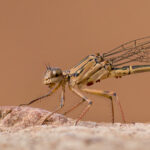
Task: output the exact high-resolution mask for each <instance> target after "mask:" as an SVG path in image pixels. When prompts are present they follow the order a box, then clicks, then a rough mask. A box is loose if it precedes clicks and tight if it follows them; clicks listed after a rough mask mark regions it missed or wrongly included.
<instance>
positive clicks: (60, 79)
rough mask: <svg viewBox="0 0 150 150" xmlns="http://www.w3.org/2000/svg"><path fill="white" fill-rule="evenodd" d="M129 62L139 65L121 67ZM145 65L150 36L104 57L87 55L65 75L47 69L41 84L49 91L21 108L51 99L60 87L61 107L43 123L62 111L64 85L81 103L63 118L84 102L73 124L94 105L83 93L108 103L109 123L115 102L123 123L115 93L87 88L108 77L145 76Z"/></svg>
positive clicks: (149, 68)
mask: <svg viewBox="0 0 150 150" xmlns="http://www.w3.org/2000/svg"><path fill="white" fill-rule="evenodd" d="M131 62H140V63H142V65H141V64H140V65H127V66H124V64H128V63H131ZM144 63H145V64H144ZM146 63H150V36H149V37H144V38H140V39H136V40H133V41H129V42H127V43H124V44H122V45H120V46H118V47H116V48H114V49H112V50H110V51H108V52H106V53H103V54H99V53H98V54H95V55H89V56H87V57H85V58H84V59H83V60H82V61H81V62H79V63H78V64H77V65H76V66H74V67H73V68H71V69H70V70H67V71H62V70H61V69H60V68H53V67H50V66H46V73H45V75H44V84H45V85H48V87H49V88H50V89H51V90H50V92H49V93H48V94H46V95H44V96H41V97H39V98H37V99H34V100H32V101H30V102H29V103H28V104H21V105H30V104H32V103H34V102H36V101H38V100H40V99H42V98H45V97H48V96H50V95H51V94H52V93H54V92H55V91H56V90H57V89H58V88H59V87H62V93H61V102H60V106H59V107H58V108H57V109H56V110H55V111H53V112H52V113H51V114H50V115H49V116H47V117H46V118H45V120H44V122H45V121H46V120H47V119H48V118H50V117H51V116H52V115H53V114H54V113H56V112H58V111H59V110H60V109H62V108H63V106H64V102H65V86H66V84H67V85H68V87H69V89H70V90H71V91H72V92H73V93H75V94H76V95H77V96H79V97H80V98H81V99H82V100H81V101H80V102H79V103H77V104H76V105H74V106H73V107H72V108H70V109H69V110H68V111H66V112H65V113H64V115H66V114H67V113H69V112H71V111H72V110H74V109H75V108H77V107H78V106H80V105H81V104H82V103H84V102H87V106H86V107H85V109H84V110H83V112H82V113H81V114H80V116H79V117H78V119H77V120H76V123H75V124H77V123H78V121H79V120H81V119H82V117H83V116H84V115H85V114H86V113H87V112H88V110H89V109H90V107H91V106H92V103H93V102H92V100H90V99H89V98H87V97H86V96H84V94H83V93H84V92H85V93H90V94H94V95H99V96H103V97H106V98H108V99H110V102H111V112H112V122H114V104H113V100H114V99H115V100H116V102H117V104H118V106H119V108H120V112H121V116H122V119H123V121H124V122H125V117H124V112H123V109H122V106H121V104H120V102H119V100H118V98H117V94H116V93H115V92H112V91H102V90H94V89H88V88H86V87H88V86H91V85H93V84H94V83H96V82H99V81H101V80H104V79H107V78H110V77H115V78H119V77H122V76H126V75H130V74H135V73H141V72H148V71H150V64H146ZM21 105H20V106H21ZM44 122H43V123H44Z"/></svg>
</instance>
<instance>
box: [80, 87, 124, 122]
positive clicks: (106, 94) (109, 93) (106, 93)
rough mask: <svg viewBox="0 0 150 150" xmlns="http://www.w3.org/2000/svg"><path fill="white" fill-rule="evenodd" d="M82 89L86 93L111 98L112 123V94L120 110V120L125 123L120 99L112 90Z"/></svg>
mask: <svg viewBox="0 0 150 150" xmlns="http://www.w3.org/2000/svg"><path fill="white" fill-rule="evenodd" d="M81 90H82V91H84V92H86V93H90V94H94V95H99V96H104V97H106V98H109V99H110V100H111V106H112V107H111V109H112V122H113V123H114V106H113V99H112V97H113V96H114V97H115V98H116V101H117V104H118V106H119V108H120V112H121V116H122V120H123V122H124V123H125V122H126V121H125V117H124V112H123V109H122V106H121V104H120V101H119V100H118V97H117V95H116V93H115V92H112V91H101V90H93V89H81Z"/></svg>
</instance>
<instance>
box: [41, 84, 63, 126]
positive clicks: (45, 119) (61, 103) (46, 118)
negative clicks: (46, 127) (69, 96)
mask: <svg viewBox="0 0 150 150" xmlns="http://www.w3.org/2000/svg"><path fill="white" fill-rule="evenodd" d="M64 104H65V85H62V93H61V101H60V106H59V107H58V108H56V109H55V110H54V111H53V112H52V113H51V114H48V115H47V116H46V117H45V118H44V120H43V123H42V124H45V122H46V121H47V120H48V119H49V118H50V117H51V116H52V115H53V114H54V113H56V112H58V111H59V110H60V109H62V108H63V107H64Z"/></svg>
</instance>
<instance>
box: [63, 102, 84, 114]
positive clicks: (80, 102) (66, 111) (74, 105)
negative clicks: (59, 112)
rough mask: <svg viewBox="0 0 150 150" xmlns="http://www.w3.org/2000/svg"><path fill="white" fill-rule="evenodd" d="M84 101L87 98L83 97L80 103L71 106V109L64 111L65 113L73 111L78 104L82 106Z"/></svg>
mask: <svg viewBox="0 0 150 150" xmlns="http://www.w3.org/2000/svg"><path fill="white" fill-rule="evenodd" d="M84 102H85V99H82V100H81V101H80V102H79V103H77V104H75V105H74V106H73V107H72V108H70V109H69V110H67V111H65V112H64V113H63V115H66V114H68V113H70V112H71V111H73V110H74V109H75V108H77V107H78V106H80V105H81V104H82V103H84Z"/></svg>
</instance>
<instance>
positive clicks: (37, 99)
mask: <svg viewBox="0 0 150 150" xmlns="http://www.w3.org/2000/svg"><path fill="white" fill-rule="evenodd" d="M60 85H61V84H58V85H57V86H56V87H55V88H53V89H52V91H50V92H49V93H48V94H46V95H43V96H41V97H38V98H36V99H34V100H32V101H30V102H29V103H27V104H20V105H19V106H27V105H31V104H33V103H35V102H37V101H39V100H41V99H43V98H45V97H48V96H50V95H52V94H53V93H54V92H55V91H56V90H57V89H58V88H59V87H60Z"/></svg>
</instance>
